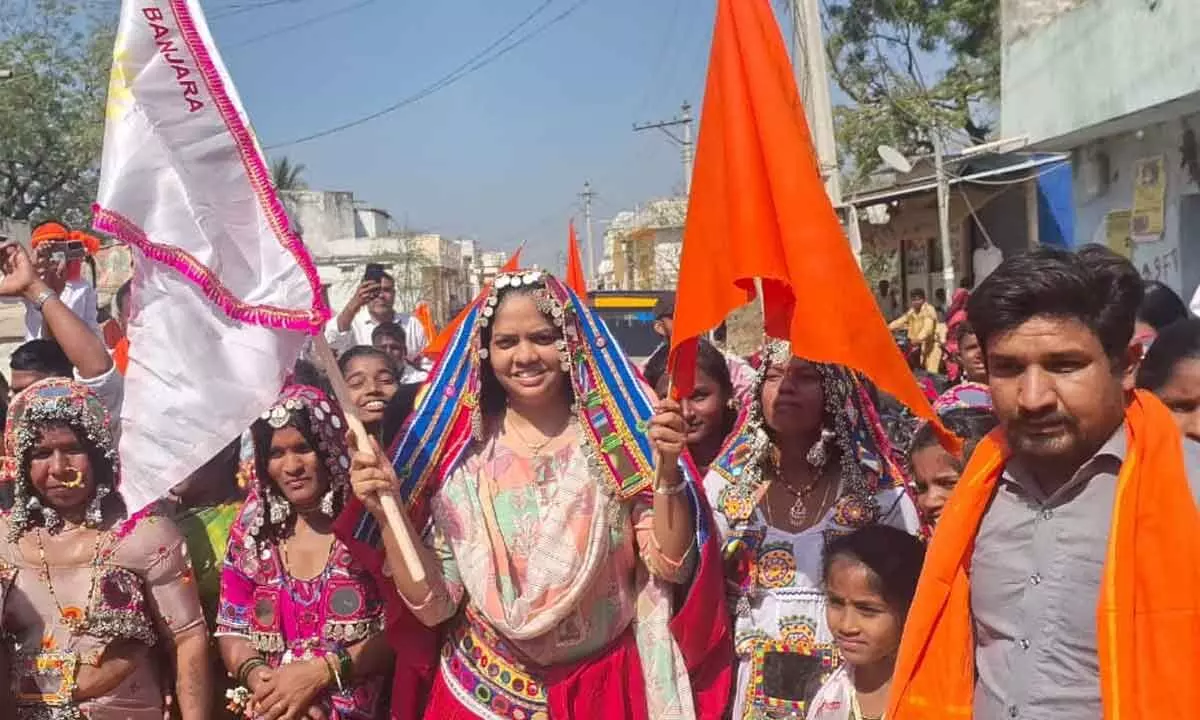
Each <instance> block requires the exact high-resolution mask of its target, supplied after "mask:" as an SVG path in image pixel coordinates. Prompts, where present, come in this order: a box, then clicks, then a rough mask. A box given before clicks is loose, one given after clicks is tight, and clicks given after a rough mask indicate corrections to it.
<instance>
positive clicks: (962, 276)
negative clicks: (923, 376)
mask: <svg viewBox="0 0 1200 720" xmlns="http://www.w3.org/2000/svg"><path fill="white" fill-rule="evenodd" d="M946 172H947V174H948V175H949V179H948V181H947V184H948V186H949V203H948V204H949V216H950V259H951V262H952V263H953V266H954V270H955V279H956V280H955V282H956V284H957V285H960V286H963V285H965V286H966V287H974V286H975V285H977V284H978V283H979V281H980V280H982V279H983V277H984V276H985V275H986V272H987V271H988V269H989V267H990V265H989V262H988V260H989V258H996V257H1000V258H1003V257H1008V256H1010V255H1012V254H1013V253H1017V252H1020V251H1022V250H1027V249H1029V248H1031V247H1034V246H1036V245H1038V244H1049V245H1057V246H1067V245H1070V244H1071V241H1070V235H1071V230H1070V219H1069V218H1070V213H1069V212H1067V213H1062V212H1057V211H1056V208H1055V207H1054V206H1056V205H1068V206H1069V204H1070V190H1069V184H1070V174H1071V173H1070V166H1069V163H1068V159H1067V157H1066V156H1065V155H1059V154H1054V153H1007V154H982V155H976V156H972V157H970V158H966V159H950V160H948V161H947V163H946ZM871 179H872V183H871V184H870V185H869V187H867V188H861V189H858V190H857V191H855V192H853V193H850V194H849V196H848V199H847V200H846V202H845V203H843V205H842V211H843V212H842V215H843V218H844V219H845V220H846V221H847V222H851V221H852V218H853V217H854V215H852V214H851V213H850V212H849V210H850V208H854V209H855V210H856V213H857V218H858V230H859V237H860V238H861V242H862V246H861V248H860V261H861V263H862V266H863V271H864V273H865V274H866V275H867V277H868V279H869V281H870V283H871V285H872V286H873V287H872V289H874V286H876V285H877V283H878V282H879V281H880V280H887V281H889V283H890V284H891V287H892V289H893V294H894V299H895V301H896V303H897V306H898V307H901V308H902V307H904V306H905V305H906V304H907V300H906V298H907V297H908V294H909V293H910V292H911V291H912V290H915V289H918V288H920V289H922V290H924V291H925V293H926V296H927V297H929V298H930V299H933V298H934V297H935V296H936V293H937V291H938V290H942V291H944V292H945V294H946V297H947V298H949V297H950V296H951V295H952V292H953V290H954V288H946V287H945V281H944V275H943V272H942V270H943V266H944V259H943V257H942V247H941V238H940V235H939V233H940V230H939V227H938V214H937V185H938V183H937V174H936V172H935V167H934V162H933V160H932V159H929V158H924V159H921V160H918V161H917V162H915V163H914V164H913V168H912V170H911V172H908V173H905V174H899V173H895V172H881V173H877V174H875V175H874V176H872V178H871ZM1067 209H1068V210H1069V207H1068V208H1067ZM1064 215H1065V216H1066V219H1065V220H1064ZM1064 224H1065V225H1066V227H1063V225H1064Z"/></svg>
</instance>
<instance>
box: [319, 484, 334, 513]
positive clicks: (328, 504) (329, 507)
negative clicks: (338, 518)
mask: <svg viewBox="0 0 1200 720" xmlns="http://www.w3.org/2000/svg"><path fill="white" fill-rule="evenodd" d="M321 514H323V515H325V516H326V517H333V488H329V491H328V492H326V493H325V495H324V496H322V497H321Z"/></svg>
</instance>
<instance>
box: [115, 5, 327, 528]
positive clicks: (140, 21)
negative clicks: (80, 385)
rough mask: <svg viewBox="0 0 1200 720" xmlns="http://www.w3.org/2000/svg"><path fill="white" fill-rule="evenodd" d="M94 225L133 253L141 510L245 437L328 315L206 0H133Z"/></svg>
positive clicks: (132, 443) (134, 447)
mask: <svg viewBox="0 0 1200 720" xmlns="http://www.w3.org/2000/svg"><path fill="white" fill-rule="evenodd" d="M106 115H107V117H106V125H105V134H104V153H103V158H102V161H101V173H100V190H99V198H98V200H97V204H96V207H95V221H94V224H95V228H96V229H97V230H100V231H102V232H105V233H109V234H111V235H113V236H115V237H117V238H118V239H120V240H121V241H122V242H124V243H126V244H128V245H129V246H130V247H131V248H133V249H134V250H136V252H133V253H132V255H133V256H134V277H133V286H132V293H131V296H130V303H131V305H130V307H131V317H130V322H129V328H128V338H129V358H128V363H129V366H128V368H127V371H126V375H125V399H124V403H123V408H122V412H121V439H120V456H121V464H122V480H121V487H120V490H121V494H122V495H123V496H124V498H125V502H126V504H127V505H128V508H129V511H130V512H136V511H137V510H139V509H140V508H142V507H145V506H146V505H148V504H150V503H152V502H153V501H154V500H156V499H157V498H159V497H161V496H163V495H164V494H165V493H166V491H167V490H168V489H169V488H170V487H171V486H173V485H175V484H176V483H178V482H180V481H182V480H183V479H185V478H186V477H187V476H188V475H189V474H191V473H192V472H193V471H194V470H196V469H197V468H199V467H200V466H201V465H203V464H204V463H205V462H207V461H208V460H209V459H210V458H211V457H213V456H214V455H216V454H217V452H218V451H219V450H220V449H221V448H223V447H225V446H227V445H228V444H229V443H230V442H231V441H232V440H233V439H235V438H237V437H238V436H239V435H240V434H241V433H242V432H243V431H244V430H246V429H247V428H248V427H249V426H250V424H251V423H252V422H253V421H254V420H255V418H257V417H258V416H259V414H260V413H261V412H262V411H263V410H265V409H266V408H268V407H269V406H270V404H271V403H272V402H273V401H274V400H275V398H276V397H277V396H278V394H279V391H280V388H281V387H282V385H283V382H284V379H285V377H286V376H287V374H288V373H289V372H290V371H291V370H292V367H293V365H294V364H295V361H296V359H297V357H298V356H299V354H300V352H301V349H302V348H303V346H304V344H305V343H306V342H307V340H308V339H309V336H310V335H315V334H317V333H319V332H320V331H321V328H322V326H323V325H324V323H325V321H326V320H327V319H328V318H329V315H330V313H329V309H328V307H326V305H325V303H324V300H323V299H322V297H321V292H320V283H319V279H318V277H317V271H316V267H315V266H314V265H313V262H312V258H311V257H310V256H309V254H308V252H307V250H306V249H305V248H304V245H303V244H302V243H301V241H300V238H299V237H298V236H297V235H296V234H295V233H294V232H293V231H292V230H291V227H290V226H289V224H288V218H287V215H286V213H285V212H284V208H283V206H282V205H281V204H280V203H279V200H278V198H277V197H276V195H275V190H274V188H273V187H272V186H271V182H270V180H269V177H270V176H269V174H268V171H267V166H266V163H265V162H264V159H263V154H262V152H261V150H260V149H259V147H258V145H257V142H256V140H255V138H254V136H253V134H252V132H251V130H250V124H249V122H248V120H247V118H246V115H245V113H244V112H243V110H242V106H241V101H240V100H239V98H238V96H237V92H236V91H235V90H234V87H233V83H232V82H231V81H230V78H229V75H228V73H227V72H226V70H225V66H224V64H223V63H222V62H221V58H220V57H219V56H218V54H217V51H216V48H215V46H214V44H213V41H212V38H211V36H210V35H209V32H208V28H207V25H206V24H205V21H204V17H203V15H202V13H201V10H200V5H199V3H198V2H197V0H138V1H137V2H132V0H126V1H125V3H124V4H123V6H122V9H121V20H120V25H119V27H118V31H117V38H116V43H115V47H114V50H113V65H112V76H111V80H110V84H109V92H108V106H107V108H106Z"/></svg>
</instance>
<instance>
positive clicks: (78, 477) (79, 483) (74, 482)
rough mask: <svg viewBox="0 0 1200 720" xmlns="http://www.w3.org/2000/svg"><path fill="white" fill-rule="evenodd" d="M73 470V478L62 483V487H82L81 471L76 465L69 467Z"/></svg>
mask: <svg viewBox="0 0 1200 720" xmlns="http://www.w3.org/2000/svg"><path fill="white" fill-rule="evenodd" d="M71 469H72V470H74V471H75V479H74V480H70V481H68V482H64V483H63V487H65V488H69V489H71V490H75V489H77V488H81V487H83V471H82V470H80V469H79V468H77V467H73V468H71Z"/></svg>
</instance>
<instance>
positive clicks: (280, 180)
mask: <svg viewBox="0 0 1200 720" xmlns="http://www.w3.org/2000/svg"><path fill="white" fill-rule="evenodd" d="M305 170H307V168H306V167H304V164H303V163H296V164H292V161H291V160H289V159H288V158H287V157H281V158H279V159H278V160H276V161H274V162H272V163H271V182H272V183H273V184H274V185H275V189H276V190H280V191H282V190H305V189H307V188H308V184H307V183H305V182H304V178H303V175H304V171H305Z"/></svg>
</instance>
